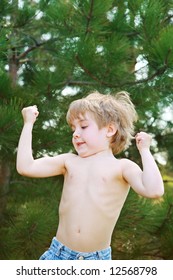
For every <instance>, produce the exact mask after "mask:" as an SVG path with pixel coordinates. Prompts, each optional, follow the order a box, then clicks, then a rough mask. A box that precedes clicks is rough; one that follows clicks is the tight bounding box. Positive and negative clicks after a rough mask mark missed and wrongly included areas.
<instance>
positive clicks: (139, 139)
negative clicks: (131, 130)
mask: <svg viewBox="0 0 173 280" xmlns="http://www.w3.org/2000/svg"><path fill="white" fill-rule="evenodd" d="M135 139H136V145H137V148H138V150H139V151H141V150H142V149H149V148H150V145H151V140H152V137H151V135H149V134H147V133H146V132H139V133H137V134H136V136H135Z"/></svg>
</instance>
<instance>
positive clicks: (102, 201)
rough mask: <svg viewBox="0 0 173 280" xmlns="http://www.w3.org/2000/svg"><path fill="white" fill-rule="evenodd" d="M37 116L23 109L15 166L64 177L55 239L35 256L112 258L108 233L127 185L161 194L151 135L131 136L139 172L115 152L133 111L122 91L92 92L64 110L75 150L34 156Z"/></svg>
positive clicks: (129, 130) (126, 139) (125, 140)
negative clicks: (33, 139)
mask: <svg viewBox="0 0 173 280" xmlns="http://www.w3.org/2000/svg"><path fill="white" fill-rule="evenodd" d="M38 114H39V112H38V109H37V106H35V105H34V106H30V107H27V108H24V109H23V110H22V115H23V119H24V126H23V130H22V133H21V136H20V140H19V146H18V153H17V170H18V172H19V173H20V174H21V175H23V176H28V177H35V178H36V177H39V178H43V177H50V176H57V175H60V174H62V175H64V186H63V191H62V197H61V202H60V205H59V225H58V229H57V233H56V237H54V238H53V239H52V243H51V245H50V248H49V250H47V251H46V252H45V253H44V254H43V255H42V256H41V257H40V259H46V260H75V259H79V260H83V259H84V260H95V259H101V260H108V259H111V247H110V244H111V235H112V232H113V229H114V227H115V225H116V222H117V219H118V217H119V215H120V212H121V209H122V207H123V205H124V202H125V200H126V197H127V195H128V192H129V189H130V186H131V187H132V188H133V189H134V191H135V192H137V193H138V194H139V195H142V196H145V197H148V198H157V197H160V196H162V195H163V193H164V186H163V181H162V177H161V174H160V172H159V169H158V167H157V165H156V163H155V161H154V158H153V156H152V155H151V153H150V144H151V136H150V135H148V134H147V133H145V132H140V133H137V135H136V136H135V139H136V145H137V148H138V150H139V153H140V156H141V160H142V166H143V168H142V170H141V169H140V167H139V166H138V165H137V164H136V163H134V162H132V161H131V160H128V159H116V157H115V156H114V155H116V154H118V153H119V152H121V151H122V150H124V149H125V148H127V147H128V145H129V144H130V141H131V139H132V138H133V129H134V126H133V124H134V122H135V121H136V111H135V108H134V105H133V103H132V102H131V100H130V97H129V94H128V93H127V92H119V93H117V94H116V95H114V96H111V95H102V94H100V93H98V92H95V93H92V94H90V95H88V96H87V97H86V98H83V99H79V100H76V101H74V102H72V103H71V105H70V107H69V110H68V112H67V122H68V124H69V125H70V126H71V128H72V131H73V137H72V142H73V146H74V148H75V150H76V152H77V154H73V153H65V154H61V155H57V156H54V157H43V158H39V159H34V158H33V156H32V129H33V125H34V122H35V121H36V118H37V116H38Z"/></svg>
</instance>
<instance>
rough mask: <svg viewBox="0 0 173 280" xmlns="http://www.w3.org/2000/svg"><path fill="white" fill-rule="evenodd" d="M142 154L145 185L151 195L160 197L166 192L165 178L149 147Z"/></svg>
mask: <svg viewBox="0 0 173 280" xmlns="http://www.w3.org/2000/svg"><path fill="white" fill-rule="evenodd" d="M140 154H141V159H142V165H143V173H142V181H143V185H144V187H145V188H146V190H147V192H149V193H150V194H151V196H152V195H153V196H155V197H159V196H161V195H163V193H164V186H163V180H162V176H161V174H160V171H159V168H158V166H157V164H156V162H155V160H154V158H153V156H152V154H151V152H150V150H149V149H143V150H141V151H140Z"/></svg>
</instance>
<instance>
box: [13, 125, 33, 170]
mask: <svg viewBox="0 0 173 280" xmlns="http://www.w3.org/2000/svg"><path fill="white" fill-rule="evenodd" d="M32 129H33V124H32V123H26V124H24V126H23V129H22V132H21V135H20V139H19V144H18V150H17V171H18V172H19V173H20V174H22V175H25V171H26V170H27V168H28V167H29V166H30V165H31V164H32V163H33V161H34V159H33V156H32Z"/></svg>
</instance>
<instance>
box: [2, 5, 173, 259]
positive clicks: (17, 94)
mask: <svg viewBox="0 0 173 280" xmlns="http://www.w3.org/2000/svg"><path fill="white" fill-rule="evenodd" d="M172 9H173V6H172V0H169V1H163V0H138V1H135V0H129V1H116V0H114V1H113V0H107V1H100V0H83V1H82V0H81V1H80V0H71V1H69V0H66V1H62V0H59V1H56V0H40V1H34V0H32V1H28V0H22V1H19V0H12V1H10V2H9V1H7V0H1V1H0V66H1V67H0V130H1V137H0V218H1V221H2V223H1V224H2V230H1V232H0V240H2V242H1V243H2V244H1V249H2V250H1V254H2V258H7V259H8V258H9V259H10V258H11V259H13V258H26V259H27V258H37V257H38V256H39V254H40V252H41V251H43V247H44V246H48V244H49V241H50V237H49V236H51V234H52V235H53V233H52V231H54V230H55V229H54V224H55V223H56V222H55V221H56V215H57V213H56V212H55V210H53V209H54V207H55V209H57V208H56V204H57V200H59V196H60V191H61V185H62V183H60V181H56V180H55V179H49V180H36V181H35V180H31V179H26V178H21V177H20V176H18V175H17V173H16V170H15V157H16V147H17V142H18V138H19V135H20V131H21V128H22V119H21V114H20V111H21V109H22V108H23V107H24V106H28V105H32V104H37V105H38V107H39V110H40V115H39V119H38V121H37V122H36V125H35V128H34V131H33V138H34V144H33V153H34V156H36V157H39V156H42V155H44V154H50V155H52V154H54V153H60V152H68V151H69V150H71V149H72V146H71V140H70V137H71V136H70V130H69V129H68V127H67V125H66V122H65V113H66V110H67V108H68V105H69V103H70V102H71V101H72V100H73V99H76V98H80V97H83V96H85V95H86V93H88V92H89V91H90V90H93V89H97V90H98V91H101V92H102V93H105V94H107V93H116V92H117V91H119V90H127V91H128V92H130V93H131V97H132V100H133V102H134V103H135V105H136V109H137V111H138V114H139V121H138V123H137V127H136V129H137V130H140V129H141V130H146V131H148V132H150V133H152V134H153V135H154V136H155V141H156V144H155V145H153V153H156V154H157V153H158V152H162V153H163V154H164V155H165V156H166V158H167V166H168V168H169V172H170V174H171V172H172V161H173V153H172V142H173V133H172V129H173V123H172V122H171V121H167V120H164V119H163V118H162V115H163V113H164V110H165V108H167V107H168V106H170V104H171V103H172V100H173V93H172V88H173V79H172V74H173V52H172V42H173V25H172V23H173V12H172ZM67 89H69V90H70V91H71V92H74V93H73V94H68V95H67V94H66V92H67ZM126 155H127V156H129V157H130V158H131V159H133V160H135V161H136V162H139V156H138V154H137V151H136V148H135V147H134V145H132V146H131V148H130V149H129V150H128V151H127V152H126ZM37 185H39V186H37ZM57 185H58V186H59V188H58V189H57ZM52 186H53V188H52ZM54 186H55V187H54ZM52 189H53V191H54V192H55V194H56V195H54V193H53V191H51V190H52ZM170 190H172V189H171V188H170V187H169V191H168V193H169V195H168V197H172V192H171V191H170ZM50 194H51V195H50ZM49 195H50V199H51V200H52V207H51V208H50V210H51V211H50V212H49V216H46V215H45V213H46V209H47V207H48V205H50V203H48V202H47V200H46V198H47V197H48V196H49ZM55 198H56V199H57V200H56V199H55ZM130 198H131V197H130V196H129V200H128V202H127V204H126V206H125V208H124V212H122V216H121V219H120V224H118V225H117V231H115V240H117V241H115V242H116V245H117V244H118V246H117V248H120V251H117V250H116V249H115V250H114V256H115V257H116V258H118V256H119V258H126V257H128V258H142V257H144V256H145V252H146V251H147V250H148V251H150V250H149V249H147V248H149V246H150V241H151V242H153V240H154V239H153V238H151V239H150V238H148V236H150V237H152V236H151V235H153V236H155V238H156V239H155V240H159V242H160V244H159V245H160V247H159V248H154V249H153V251H154V250H155V252H156V251H157V250H158V251H157V253H154V254H153V255H148V256H147V257H148V258H152V257H153V258H157V255H158V254H160V251H161V250H163V248H164V247H163V245H161V244H165V242H167V244H168V241H166V239H165V238H163V235H161V232H165V233H166V236H168V237H169V242H173V241H172V237H171V234H172V230H173V229H172V228H171V226H170V224H169V221H172V220H171V219H172V204H171V202H170V200H169V199H167V200H166V199H165V200H164V201H163V202H160V203H158V205H157V206H158V207H156V205H154V207H153V203H154V202H151V201H148V200H146V201H145V200H143V205H144V206H145V207H144V209H140V207H139V205H140V203H141V198H140V199H139V200H138V198H137V197H135V198H134V197H133V195H132V198H133V199H130ZM14 204H15V206H14ZM43 205H44V206H43ZM126 207H130V209H132V213H133V216H132V220H133V217H136V223H137V224H136V228H137V227H138V226H139V221H140V220H142V218H141V217H143V215H144V216H145V219H144V220H143V222H142V225H141V227H140V232H139V233H138V234H137V235H134V232H133V231H134V230H135V227H133V228H132V230H131V229H130V225H131V224H130V221H131V220H130V219H128V221H129V225H128V226H127V229H126V232H125V233H124V226H123V225H125V224H126V222H125V220H126V215H125V214H123V213H126ZM138 209H140V213H139V212H138ZM152 209H155V211H154V212H153V211H151V210H152ZM135 211H136V212H135ZM148 211H149V215H148V214H146V213H148ZM157 211H158V213H162V214H163V215H162V219H160V218H159V214H157ZM150 212H151V215H150ZM51 213H52V214H51ZM153 215H154V217H156V218H157V219H156V227H155V228H154V227H153V228H152V225H151V223H149V222H148V221H151V220H152V216H153ZM155 215H156V216H155ZM45 216H46V219H45ZM49 217H50V218H49ZM123 217H124V218H123ZM26 221H27V223H26ZM145 222H146V224H147V227H148V233H146V235H145V236H144V237H143V238H141V235H142V233H143V232H144V228H146V224H145ZM121 223H122V224H121ZM56 224H57V223H56ZM121 225H122V226H121ZM50 228H52V230H50ZM159 231H160V235H159ZM116 232H117V233H116ZM122 232H123V236H124V237H122ZM132 232H133V235H134V236H135V238H132V239H128V238H127V239H126V240H125V237H126V236H130V234H132ZM154 234H155V235H154ZM12 236H13V238H12ZM14 236H15V241H16V242H14V243H13V244H11V243H9V241H8V240H14ZM33 236H34V238H33ZM117 236H118V237H117ZM28 238H29V240H30V243H27V244H28V247H27V248H26V250H24V244H26V242H27V240H28ZM116 238H117V239H116ZM4 240H6V242H5V243H4ZM35 240H36V241H39V240H40V243H39V248H37V245H36V241H35ZM129 240H130V241H129ZM135 240H136V241H137V242H136V245H135ZM128 241H129V243H128V244H126V243H127V242H128ZM113 243H114V241H113ZM4 244H6V245H4ZM41 244H42V245H41ZM129 244H130V245H129ZM170 244H172V243H170ZM6 246H7V247H8V249H9V248H11V251H9V252H10V253H9V254H8V255H6V253H5V252H6ZM123 246H124V247H123ZM128 246H129V248H130V249H129V250H127V254H128V255H127V254H126V252H125V251H124V250H123V249H122V248H127V247H128ZM139 247H140V248H142V249H141V251H139V250H137V249H138V248H139ZM145 247H146V248H145ZM161 247H162V248H161ZM32 248H34V250H36V251H33V250H32ZM115 248H116V246H115ZM166 248H167V250H166V249H164V250H163V252H162V254H161V258H170V257H171V256H172V255H171V252H169V253H168V251H169V249H170V248H169V246H167V247H166ZM171 248H172V247H171ZM20 252H22V253H20ZM121 252H122V254H121Z"/></svg>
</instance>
